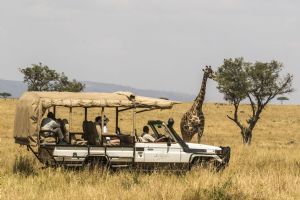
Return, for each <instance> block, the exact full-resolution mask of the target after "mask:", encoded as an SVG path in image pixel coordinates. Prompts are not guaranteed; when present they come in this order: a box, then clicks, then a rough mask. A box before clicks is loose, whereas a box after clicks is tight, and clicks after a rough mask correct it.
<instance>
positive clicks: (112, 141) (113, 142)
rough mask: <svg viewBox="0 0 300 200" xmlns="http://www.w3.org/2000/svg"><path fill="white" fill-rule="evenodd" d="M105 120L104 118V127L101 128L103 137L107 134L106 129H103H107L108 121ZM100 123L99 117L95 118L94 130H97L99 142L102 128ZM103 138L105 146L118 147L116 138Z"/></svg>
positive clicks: (118, 142) (118, 141)
mask: <svg viewBox="0 0 300 200" xmlns="http://www.w3.org/2000/svg"><path fill="white" fill-rule="evenodd" d="M105 118H106V117H105ZM105 118H104V124H105V125H104V126H103V136H105V135H107V133H108V129H107V128H106V129H105V127H107V123H108V121H109V119H108V118H106V120H105ZM101 123H102V118H101V116H98V117H96V118H95V124H96V130H97V133H98V135H99V138H100V140H101V139H102V135H101V129H102V126H101ZM105 130H106V132H104V131H105ZM104 138H105V140H106V142H107V144H109V145H113V146H117V145H120V139H119V138H117V137H113V136H111V135H109V136H107V137H104Z"/></svg>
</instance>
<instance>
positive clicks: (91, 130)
mask: <svg viewBox="0 0 300 200" xmlns="http://www.w3.org/2000/svg"><path fill="white" fill-rule="evenodd" d="M84 135H85V136H86V138H87V142H88V144H90V145H96V144H99V140H98V139H99V136H98V133H97V130H96V125H95V123H94V122H92V121H88V122H86V125H85V130H84Z"/></svg>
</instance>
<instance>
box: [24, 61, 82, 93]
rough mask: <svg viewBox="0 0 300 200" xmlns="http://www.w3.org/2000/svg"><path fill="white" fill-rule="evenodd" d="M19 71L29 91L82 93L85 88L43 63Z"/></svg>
mask: <svg viewBox="0 0 300 200" xmlns="http://www.w3.org/2000/svg"><path fill="white" fill-rule="evenodd" d="M19 71H20V72H21V73H22V74H23V75H24V83H26V84H27V85H28V91H60V92H62V91H68V92H80V91H83V90H84V88H85V85H84V84H82V83H80V82H78V81H76V80H75V79H73V80H72V81H70V80H69V78H68V77H67V76H66V75H65V74H64V73H61V74H59V73H58V72H56V71H55V70H53V69H50V68H49V67H48V66H47V65H43V64H42V63H39V64H32V65H31V67H25V68H23V69H22V68H20V69H19Z"/></svg>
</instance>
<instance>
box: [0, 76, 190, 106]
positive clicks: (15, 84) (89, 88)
mask: <svg viewBox="0 0 300 200" xmlns="http://www.w3.org/2000/svg"><path fill="white" fill-rule="evenodd" d="M82 82H83V83H84V84H86V88H85V91H86V92H116V91H130V92H133V93H135V94H137V95H142V96H149V97H156V98H160V97H164V98H168V99H172V100H176V101H191V100H193V99H194V96H193V95H191V94H185V93H180V92H169V91H160V90H145V89H138V88H133V87H128V86H122V85H116V84H107V83H97V82H90V81H82ZM26 90H27V86H26V85H25V84H24V83H23V82H22V81H11V80H1V79H0V92H9V93H11V94H12V97H15V98H18V97H20V96H21V95H22V93H23V92H25V91H26Z"/></svg>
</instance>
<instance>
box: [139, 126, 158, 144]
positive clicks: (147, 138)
mask: <svg viewBox="0 0 300 200" xmlns="http://www.w3.org/2000/svg"><path fill="white" fill-rule="evenodd" d="M142 138H143V139H144V140H145V141H146V142H155V140H156V139H155V138H154V137H153V136H152V135H150V134H149V127H148V126H144V128H143V134H142Z"/></svg>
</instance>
